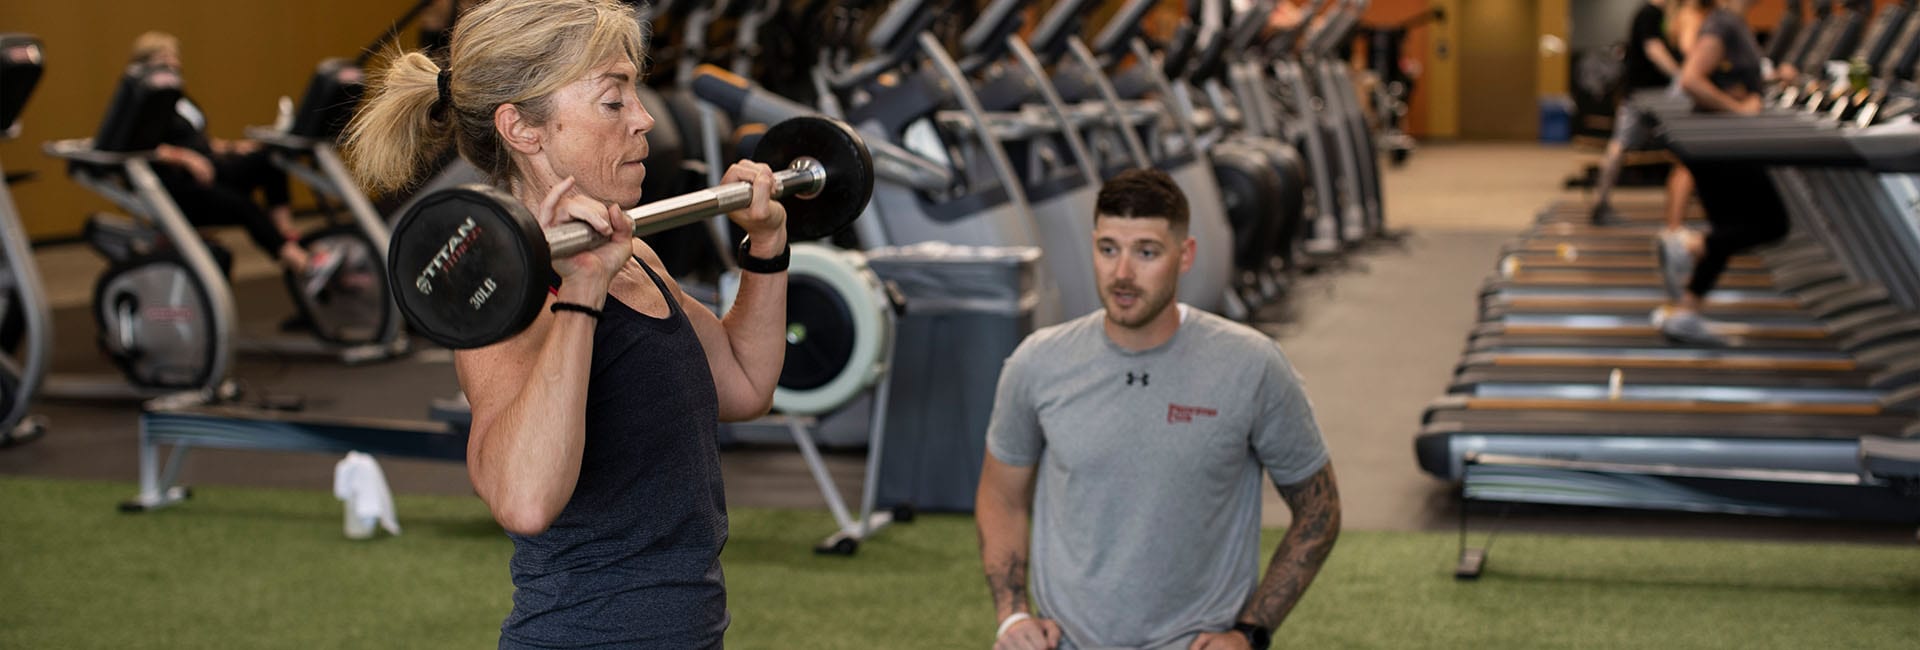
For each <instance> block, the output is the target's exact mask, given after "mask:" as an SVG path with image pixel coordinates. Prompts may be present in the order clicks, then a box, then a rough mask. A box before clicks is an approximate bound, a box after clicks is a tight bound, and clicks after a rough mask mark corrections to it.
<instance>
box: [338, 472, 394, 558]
mask: <svg viewBox="0 0 1920 650" xmlns="http://www.w3.org/2000/svg"><path fill="white" fill-rule="evenodd" d="M333 496H335V497H338V498H339V499H340V500H341V501H344V502H346V511H347V512H346V532H347V537H350V538H353V539H367V538H369V537H373V527H374V524H375V523H376V522H378V523H379V525H380V527H381V528H385V529H386V530H387V532H388V533H390V534H393V535H398V534H400V518H399V516H398V514H397V513H395V512H394V509H393V491H392V490H389V489H387V475H386V474H385V473H382V472H381V471H380V464H379V463H377V462H374V460H373V457H372V456H368V455H366V454H363V453H360V452H357V451H354V452H348V453H347V457H346V458H342V459H340V462H339V463H338V464H336V465H334V466H333Z"/></svg>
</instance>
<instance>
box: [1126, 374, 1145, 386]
mask: <svg viewBox="0 0 1920 650" xmlns="http://www.w3.org/2000/svg"><path fill="white" fill-rule="evenodd" d="M1133 378H1134V374H1133V373H1131V372H1129V373H1127V385H1128V386H1132V385H1133ZM1140 385H1141V386H1145V385H1147V373H1144V372H1143V373H1140Z"/></svg>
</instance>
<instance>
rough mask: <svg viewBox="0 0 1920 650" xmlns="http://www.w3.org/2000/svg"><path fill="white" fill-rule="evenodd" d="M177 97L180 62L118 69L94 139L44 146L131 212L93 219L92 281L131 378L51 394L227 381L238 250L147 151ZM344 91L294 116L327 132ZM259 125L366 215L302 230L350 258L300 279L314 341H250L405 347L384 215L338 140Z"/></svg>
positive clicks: (303, 347) (280, 346) (118, 393)
mask: <svg viewBox="0 0 1920 650" xmlns="http://www.w3.org/2000/svg"><path fill="white" fill-rule="evenodd" d="M324 72H325V71H324V70H323V73H324ZM316 85H319V84H316ZM179 100H180V89H179V76H178V74H176V73H174V72H173V71H171V70H168V69H165V68H156V67H146V66H136V67H134V68H131V69H130V70H129V72H128V74H127V75H125V76H124V77H122V79H121V81H120V85H119V88H118V90H117V92H116V94H115V97H114V101H113V102H112V104H111V106H110V107H109V109H108V111H107V116H106V119H105V120H104V121H103V122H102V124H101V128H100V131H99V134H98V135H97V136H96V137H95V138H94V139H93V140H91V141H86V140H77V141H76V140H69V141H60V142H53V143H49V144H48V145H47V146H46V150H47V152H48V153H49V154H51V155H54V156H56V157H60V158H63V159H66V160H68V161H69V162H70V165H69V174H70V176H71V177H72V178H73V179H74V180H75V181H76V182H78V183H80V184H81V185H82V186H84V187H87V188H88V189H90V190H93V191H94V192H96V193H99V194H100V195H102V196H105V197H107V198H108V199H109V200H112V201H113V202H114V203H116V204H117V205H119V206H120V207H121V208H122V209H124V210H125V211H126V212H127V213H129V214H131V215H133V217H134V218H126V217H115V216H96V217H95V218H93V219H91V220H89V222H88V225H87V229H86V236H87V240H88V242H89V243H91V244H92V245H93V246H94V248H95V249H96V250H97V251H99V252H100V253H101V254H102V256H104V257H105V258H107V260H108V262H109V268H108V270H107V272H106V273H105V274H104V275H102V276H101V278H100V280H99V282H98V283H97V284H96V286H95V292H94V304H93V312H94V318H95V322H96V324H97V325H98V326H99V339H98V342H99V345H100V348H101V351H102V352H103V353H105V354H106V356H107V357H108V358H109V359H111V360H112V361H113V362H114V364H115V365H116V366H117V367H118V368H119V369H120V371H121V374H122V375H124V378H125V382H124V385H121V384H120V383H119V382H113V383H111V384H109V383H104V382H97V381H56V382H52V385H50V386H49V392H50V393H53V394H58V395H60V396H65V397H81V398H86V397H122V398H140V399H144V398H149V397H155V396H158V395H162V394H166V393H168V392H173V391H181V390H203V391H204V390H214V391H216V392H218V389H220V386H221V384H222V382H223V381H224V379H225V378H226V371H227V368H228V367H229V366H230V364H231V356H232V354H233V352H234V350H235V348H236V347H239V345H237V344H236V336H235V332H236V327H235V323H236V320H235V316H234V308H233V294H232V289H231V287H230V285H229V284H228V281H227V277H226V276H227V269H228V268H229V267H230V264H231V262H230V259H231V256H230V254H227V253H226V252H225V251H224V250H223V249H220V248H218V247H215V246H212V245H210V244H209V243H208V242H206V241H205V240H203V239H202V238H201V236H200V235H199V233H197V232H195V228H194V226H193V225H192V224H191V222H190V221H189V220H188V219H187V218H186V216H185V215H184V214H182V213H181V211H180V208H179V206H178V205H177V204H176V203H175V202H174V201H173V198H172V197H171V196H170V195H169V194H168V192H167V190H166V189H165V188H164V187H162V186H161V184H160V182H159V179H158V177H157V176H155V174H154V171H153V168H152V166H151V163H150V161H149V160H148V154H147V152H149V151H151V150H152V149H153V148H154V147H156V146H157V145H158V144H159V143H160V141H161V138H162V136H163V134H164V132H165V129H166V127H167V124H168V122H169V120H171V119H172V113H173V111H174V106H175V104H176V103H177V102H178V101H179ZM339 104H340V102H339V101H338V98H337V97H333V96H328V95H327V94H325V93H321V94H317V95H313V96H310V97H309V98H308V100H307V102H306V103H305V105H304V106H303V109H302V110H303V115H302V116H301V117H299V118H293V119H291V125H292V127H300V128H305V129H308V131H309V132H310V133H314V134H323V133H324V132H325V129H326V128H327V126H326V125H327V124H328V123H329V122H330V121H331V122H332V123H335V124H337V123H338V120H339V119H342V118H340V117H339V116H337V115H334V114H333V113H330V112H328V110H327V109H329V108H331V107H336V106H338V105H339ZM256 135H260V136H262V137H266V138H267V139H268V145H269V146H270V147H272V148H273V150H274V155H275V157H276V159H278V161H279V162H281V163H283V164H286V163H289V162H290V161H292V160H294V157H295V156H296V155H302V154H304V155H306V156H310V157H311V158H312V159H314V160H316V161H317V162H318V163H319V165H318V166H319V167H320V168H321V169H323V170H324V171H319V170H315V169H313V168H311V167H303V166H299V165H293V164H287V165H286V166H287V168H288V170H289V171H290V172H292V173H293V174H294V175H295V176H296V177H299V178H301V180H303V181H305V182H306V183H307V184H308V185H310V186H311V187H313V188H314V189H315V191H316V194H319V195H322V196H335V197H337V198H340V199H341V200H342V201H343V202H344V203H346V204H347V206H348V207H349V209H350V211H352V212H353V213H354V216H355V220H356V221H357V222H358V223H357V224H356V225H355V226H353V227H341V228H328V229H323V230H321V231H319V232H316V233H314V234H312V235H309V236H308V237H307V238H306V239H305V243H306V244H307V245H308V246H310V247H313V249H319V248H321V247H328V248H331V249H332V251H333V252H334V254H337V255H340V256H341V258H342V262H341V264H340V266H339V267H338V269H337V270H336V271H335V272H334V273H333V274H332V276H331V277H330V278H329V280H328V282H327V283H326V285H325V286H323V287H322V288H321V289H320V291H319V292H317V293H313V294H311V295H309V294H307V293H306V292H304V291H298V290H296V291H295V292H294V295H295V302H296V304H298V305H299V306H300V309H301V310H302V311H303V313H304V314H305V315H306V316H307V317H308V320H309V321H310V322H311V323H312V325H313V330H314V333H315V335H316V336H315V339H316V340H268V341H262V342H254V343H249V344H247V345H248V349H256V350H262V351H268V352H273V353H277V354H286V353H295V354H302V353H325V354H338V355H339V356H340V357H341V359H342V360H344V361H348V362H354V361H364V360H369V359H374V358H386V357H391V356H394V355H396V354H398V353H399V352H401V351H403V350H404V349H405V339H404V337H403V336H401V334H400V328H399V319H398V318H396V317H394V315H393V314H392V307H391V304H390V303H391V301H390V299H389V298H388V297H387V294H386V291H387V289H386V282H385V277H384V272H383V267H382V266H381V261H382V260H383V259H384V255H383V250H382V248H381V246H382V245H383V244H384V242H385V236H384V227H385V226H384V222H382V221H380V220H379V219H378V217H376V216H372V211H371V208H370V207H369V206H368V205H367V204H366V200H365V197H364V196H361V195H360V194H358V190H357V189H355V188H354V186H353V184H352V182H351V181H350V180H347V177H346V176H345V174H346V171H345V168H344V166H343V165H341V164H340V162H339V159H338V157H337V155H335V154H334V153H333V151H332V147H331V140H330V139H326V138H314V137H311V136H308V135H304V134H301V133H298V132H297V129H294V128H290V129H289V130H288V131H286V132H278V133H261V132H256ZM376 231H377V232H376ZM374 234H378V235H379V236H378V237H375V236H374ZM288 280H289V282H288V284H289V289H298V288H299V287H298V285H296V284H295V283H294V282H293V278H291V277H289V278H288Z"/></svg>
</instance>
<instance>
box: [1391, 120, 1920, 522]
mask: <svg viewBox="0 0 1920 650" xmlns="http://www.w3.org/2000/svg"><path fill="white" fill-rule="evenodd" d="M1917 135H1920V127H1916V126H1914V125H1912V124H1904V125H1891V128H1879V127H1876V128H1874V129H1865V130H1860V131H1853V132H1842V131H1835V130H1810V131H1808V132H1806V133H1804V134H1799V135H1797V136H1795V138H1785V137H1768V138H1758V139H1756V138H1751V137H1749V138H1726V137H1719V138H1716V137H1711V136H1710V135H1709V136H1708V137H1697V136H1689V134H1687V133H1686V132H1685V130H1684V129H1676V130H1675V132H1674V133H1673V136H1674V137H1673V140H1674V143H1675V150H1676V153H1678V154H1680V155H1681V156H1682V157H1683V159H1686V160H1688V161H1689V164H1713V163H1714V162H1725V161H1729V160H1736V161H1745V162H1749V163H1751V162H1764V163H1767V164H1795V165H1827V166H1836V165H1838V166H1859V167H1864V168H1866V169H1868V170H1871V171H1875V172H1892V173H1912V172H1913V171H1916V170H1920V146H1916V144H1920V137H1916V136H1917ZM1836 216H1838V217H1841V218H1847V219H1864V220H1871V219H1875V218H1879V217H1884V216H1886V215H1873V214H1847V215H1836ZM1908 254H1909V255H1912V254H1913V252H1911V251H1910V252H1909V253H1908ZM1543 351H1545V350H1543ZM1546 352H1549V353H1550V351H1546ZM1664 352H1666V353H1667V354H1666V356H1667V357H1668V359H1667V360H1668V361H1680V360H1681V359H1682V358H1684V356H1685V355H1687V354H1695V355H1698V354H1703V353H1708V352H1714V353H1718V354H1723V355H1734V354H1748V353H1742V352H1730V351H1697V350H1668V351H1664ZM1653 356H1658V355H1648V356H1647V357H1645V358H1646V359H1650V358H1651V357H1653ZM1909 358H1912V357H1911V356H1909ZM1821 361H1823V360H1822V359H1820V358H1818V355H1812V354H1802V355H1788V354H1779V355H1777V357H1776V358H1775V359H1774V361H1772V362H1771V363H1772V364H1774V365H1776V366H1793V365H1799V366H1802V367H1803V368H1804V369H1807V370H1822V369H1824V370H1828V371H1834V372H1848V371H1854V372H1857V371H1858V370H1859V368H1858V366H1849V365H1847V364H1842V363H1832V364H1830V365H1823V364H1822V363H1820V362H1821ZM1824 361H1828V362H1832V361H1837V360H1835V359H1832V358H1827V359H1825V360H1824ZM1669 367H1673V368H1676V369H1679V368H1684V367H1685V366H1684V364H1680V363H1675V364H1673V365H1671V366H1669ZM1624 372H1628V373H1631V372H1635V371H1634V370H1632V369H1628V370H1625V371H1624ZM1836 378H1837V377H1836ZM1698 379H1700V380H1701V381H1700V382H1697V383H1690V384H1689V385H1684V386H1682V387H1681V388H1679V389H1675V388H1672V387H1669V388H1667V389H1664V390H1658V391H1656V390H1652V389H1653V387H1649V386H1639V385H1628V384H1626V382H1624V381H1620V380H1618V379H1616V380H1615V381H1613V382H1610V383H1608V384H1603V385H1598V386H1596V385H1584V386H1582V385H1576V384H1569V385H1566V386H1563V387H1562V388H1563V389H1564V390H1563V391H1562V392H1561V393H1560V394H1554V393H1552V392H1548V391H1536V392H1534V393H1526V392H1512V391H1509V392H1499V391H1489V395H1487V396H1467V395H1454V396H1449V397H1447V398H1443V399H1442V400H1439V401H1437V402H1436V403H1435V404H1434V405H1433V406H1432V407H1430V408H1429V409H1428V411H1427V414H1426V417H1425V421H1424V422H1423V427H1422V429H1421V432H1420V435H1419V436H1418V438H1417V439H1416V442H1415V449H1416V454H1417V456H1418V457H1419V460H1420V464H1421V466H1422V468H1423V469H1425V470H1426V471H1427V472H1429V473H1431V474H1433V475H1435V476H1438V477H1440V478H1444V479H1448V480H1460V479H1462V478H1464V477H1465V476H1466V474H1467V473H1468V468H1469V467H1470V466H1477V465H1480V464H1483V463H1484V462H1485V461H1487V460H1488V459H1493V460H1494V461H1495V462H1492V463H1491V464H1492V465H1494V466H1497V469H1494V470H1492V472H1493V473H1492V474H1491V475H1483V481H1482V482H1481V484H1480V486H1481V491H1479V492H1478V493H1477V494H1470V495H1469V496H1477V497H1479V498H1500V499H1509V500H1526V501H1543V502H1550V503H1582V504H1587V505H1603V506H1619V507H1641V508H1648V507H1651V508H1677V509H1686V510H1697V511H1717V512H1750V513H1770V514H1820V515H1828V516H1848V517H1872V518H1894V519H1904V520H1911V519H1915V518H1920V508H1917V507H1915V504H1914V503H1912V502H1911V500H1902V499H1899V498H1897V495H1891V494H1889V493H1887V491H1885V490H1881V489H1878V486H1868V485H1866V484H1865V483H1864V482H1856V483H1853V484H1824V485H1820V486H1819V487H1817V488H1816V487H1809V486H1808V485H1806V484H1801V483H1795V482H1792V481H1782V480H1777V479H1778V478H1779V477H1778V475H1769V476H1770V477H1756V478H1753V479H1752V480H1744V479H1738V478H1733V479H1729V478H1728V477H1727V476H1716V477H1713V478H1712V480H1711V481H1707V482H1704V483H1703V479H1702V478H1701V476H1700V472H1682V471H1669V470H1671V469H1672V468H1676V467H1681V468H1706V469H1717V470H1734V469H1739V470H1743V471H1744V470H1762V471H1769V472H1830V473H1835V474H1836V475H1840V474H1848V475H1857V474H1859V473H1860V472H1861V460H1860V459H1861V457H1862V453H1863V451H1862V443H1861V437H1862V436H1867V435H1877V436H1886V437H1892V438H1908V437H1913V436H1920V424H1916V419H1920V386H1915V385H1913V383H1912V381H1911V378H1909V381H1908V384H1907V385H1906V386H1905V387H1899V388H1889V389H1886V390H1880V391H1877V392H1878V396H1877V397H1875V398H1874V399H1872V400H1871V401H1867V400H1866V399H1865V398H1866V397H1867V395H1866V394H1865V393H1861V392H1857V391H1856V390H1855V389H1843V388H1832V387H1823V386H1819V385H1811V384H1809V385H1801V386H1792V387H1788V388H1781V387H1777V386H1776V387H1754V386H1741V385H1729V384H1726V383H1724V382H1720V381H1719V380H1717V379H1709V378H1708V376H1707V375H1701V376H1699V377H1698ZM1855 379H1856V380H1867V379H1868V378H1866V377H1856V378H1855ZM1705 381H1714V382H1715V383H1716V384H1719V385H1716V386H1712V387H1709V386H1704V385H1702V384H1704V383H1705ZM1869 381H1870V380H1869ZM1830 385H1831V386H1839V385H1841V384H1840V383H1838V382H1835V383H1831V384H1830ZM1761 390H1764V391H1771V392H1772V393H1773V394H1774V395H1775V396H1788V397H1799V398H1801V399H1800V400H1799V401H1783V400H1746V401H1743V400H1741V399H1739V398H1740V397H1742V396H1743V395H1742V393H1748V394H1749V395H1744V396H1751V394H1752V393H1755V392H1758V391H1761ZM1849 391H1855V392H1849ZM1574 394H1580V396H1583V397H1588V398H1589V399H1575V398H1572V397H1570V396H1571V395H1574ZM1535 461H1542V462H1535ZM1597 465H1611V466H1612V467H1611V468H1610V469H1605V468H1602V469H1596V466H1597ZM1636 467H1638V468H1643V469H1634V468H1636ZM1644 468H1653V469H1644ZM1660 468H1666V469H1660ZM1756 476H1758V475H1756ZM1868 487H1874V488H1875V489H1872V490H1868V489H1867V488H1868Z"/></svg>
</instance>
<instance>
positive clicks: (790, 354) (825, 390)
mask: <svg viewBox="0 0 1920 650" xmlns="http://www.w3.org/2000/svg"><path fill="white" fill-rule="evenodd" d="M792 250H793V257H792V260H793V261H792V266H791V267H790V268H789V269H788V277H787V331H786V338H787V355H786V365H784V366H782V367H781V369H780V382H779V385H778V386H776V387H775V388H774V391H773V408H775V409H776V410H779V411H780V412H782V413H786V414H789V415H821V414H825V413H831V412H833V411H834V410H836V409H839V408H840V407H842V406H845V405H846V404H847V403H848V402H850V401H853V399H854V398H855V397H858V396H859V395H860V393H861V391H864V390H866V389H867V388H868V387H870V386H872V385H873V382H874V380H875V379H876V378H878V377H879V375H880V372H879V371H880V364H881V363H883V362H884V361H885V360H884V359H882V358H880V357H881V350H882V348H884V347H885V345H884V343H885V337H886V336H887V332H886V327H887V318H888V317H889V316H888V313H887V309H888V307H887V298H886V293H885V289H884V288H883V287H882V285H881V284H880V279H879V278H878V277H877V276H875V275H874V274H873V271H871V270H868V269H867V262H866V257H865V256H863V255H861V254H859V253H856V252H851V251H843V250H839V249H834V248H830V247H826V246H820V245H817V244H794V245H793V247H792ZM732 301H733V295H732V293H731V292H729V293H728V295H727V296H726V302H727V305H726V306H728V307H730V306H731V303H732Z"/></svg>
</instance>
